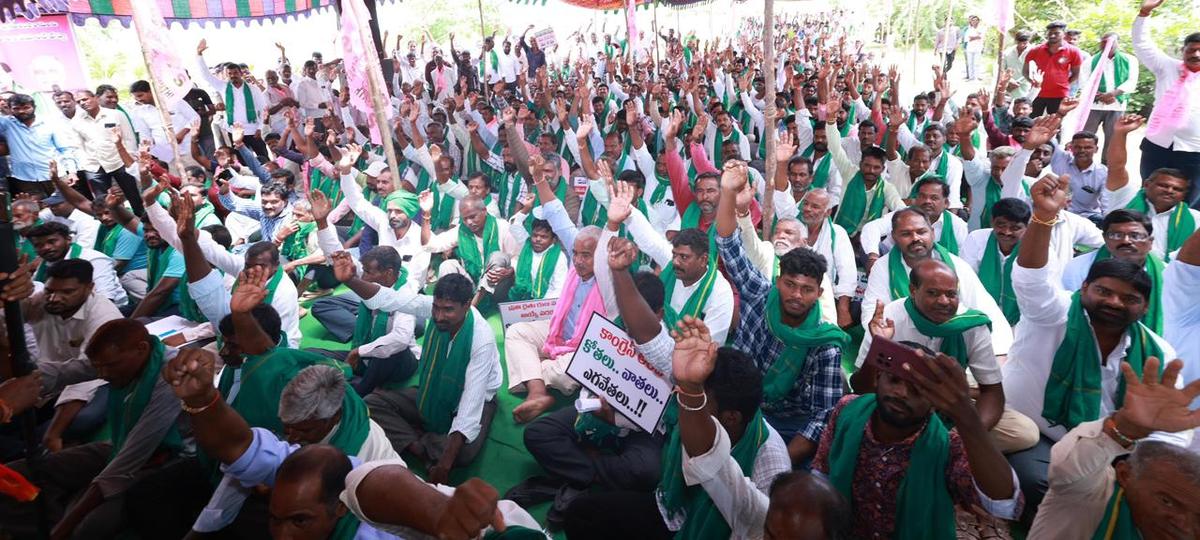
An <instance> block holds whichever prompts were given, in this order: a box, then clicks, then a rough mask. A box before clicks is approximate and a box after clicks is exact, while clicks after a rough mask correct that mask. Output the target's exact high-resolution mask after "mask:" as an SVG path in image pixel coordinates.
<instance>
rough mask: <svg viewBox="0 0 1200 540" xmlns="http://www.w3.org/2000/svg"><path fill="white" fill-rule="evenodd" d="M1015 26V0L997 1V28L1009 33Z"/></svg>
mask: <svg viewBox="0 0 1200 540" xmlns="http://www.w3.org/2000/svg"><path fill="white" fill-rule="evenodd" d="M1012 26H1013V0H996V28H997V29H998V30H1000V32H1002V33H1003V32H1007V31H1008V29H1009V28H1012Z"/></svg>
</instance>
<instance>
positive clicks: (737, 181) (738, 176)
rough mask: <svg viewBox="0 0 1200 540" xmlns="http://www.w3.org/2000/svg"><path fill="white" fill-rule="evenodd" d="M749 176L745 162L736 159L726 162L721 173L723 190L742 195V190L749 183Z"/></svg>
mask: <svg viewBox="0 0 1200 540" xmlns="http://www.w3.org/2000/svg"><path fill="white" fill-rule="evenodd" d="M749 174H750V172H749V170H748V167H746V163H745V162H742V161H738V160H734V159H731V160H729V161H726V162H725V166H724V167H723V170H722V171H721V190H722V191H728V192H732V193H741V192H742V188H744V187H746V183H747V182H748V181H749Z"/></svg>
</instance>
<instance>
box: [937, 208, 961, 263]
mask: <svg viewBox="0 0 1200 540" xmlns="http://www.w3.org/2000/svg"><path fill="white" fill-rule="evenodd" d="M939 221H941V222H942V235H941V237H940V238H938V241H937V243H938V245H939V246H942V247H944V248H946V251H949V252H950V253H953V254H955V255H958V236H957V235H955V234H954V218H951V217H950V211H949V210H942V218H941V219H940V220H939Z"/></svg>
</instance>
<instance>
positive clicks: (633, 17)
mask: <svg viewBox="0 0 1200 540" xmlns="http://www.w3.org/2000/svg"><path fill="white" fill-rule="evenodd" d="M625 30H626V31H627V33H628V36H629V48H628V49H625V50H627V51H630V52H632V51H636V50H638V30H637V0H625ZM633 58H635V59H636V58H637V55H636V54H634V55H633Z"/></svg>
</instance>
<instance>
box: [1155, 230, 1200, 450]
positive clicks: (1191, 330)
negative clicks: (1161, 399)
mask: <svg viewBox="0 0 1200 540" xmlns="http://www.w3.org/2000/svg"><path fill="white" fill-rule="evenodd" d="M1197 298H1200V233H1192V236H1191V237H1189V238H1188V241H1187V243H1185V244H1184V245H1183V249H1180V250H1179V252H1178V253H1177V254H1176V256H1175V260H1173V261H1171V263H1170V264H1168V265H1167V269H1166V271H1165V272H1163V337H1164V338H1166V339H1167V341H1168V342H1170V343H1173V344H1175V345H1176V353H1177V354H1178V357H1179V359H1181V360H1183V371H1182V372H1181V376H1182V377H1183V382H1184V384H1190V383H1191V382H1192V381H1195V380H1197V379H1200V339H1196V336H1197V335H1200V334H1197V333H1198V332H1200V302H1197V301H1196V299H1197ZM1192 406H1193V407H1196V406H1200V399H1198V400H1195V401H1193V402H1192ZM1197 444H1200V443H1197V441H1194V440H1193V441H1192V448H1193V449H1196V446H1197Z"/></svg>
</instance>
